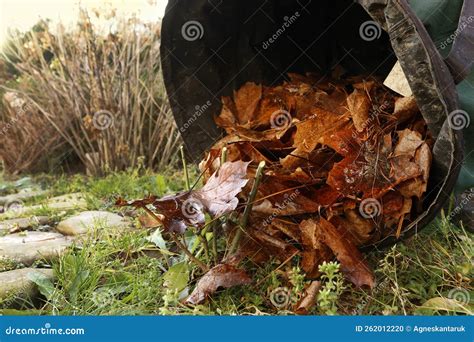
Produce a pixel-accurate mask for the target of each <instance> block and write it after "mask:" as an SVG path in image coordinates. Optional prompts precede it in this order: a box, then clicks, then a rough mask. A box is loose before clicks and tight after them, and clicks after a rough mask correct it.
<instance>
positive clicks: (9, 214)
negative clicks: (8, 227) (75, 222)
mask: <svg viewBox="0 0 474 342" xmlns="http://www.w3.org/2000/svg"><path fill="white" fill-rule="evenodd" d="M10 203H12V204H14V205H15V204H17V206H16V207H12V208H10V210H6V211H5V213H3V214H0V221H2V220H7V219H12V218H18V217H24V216H27V215H31V214H33V213H34V212H35V211H37V210H41V209H43V208H47V209H50V210H53V211H64V210H73V209H79V210H81V209H86V208H87V202H86V200H85V196H84V195H83V194H81V193H74V194H68V195H63V196H58V197H53V198H50V199H48V200H47V201H44V202H43V203H42V204H38V205H32V206H21V202H10ZM7 209H8V208H7Z"/></svg>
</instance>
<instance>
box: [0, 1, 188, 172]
mask: <svg viewBox="0 0 474 342" xmlns="http://www.w3.org/2000/svg"><path fill="white" fill-rule="evenodd" d="M101 16H106V19H107V20H108V21H109V22H112V23H113V24H112V25H111V26H110V27H111V29H110V30H109V32H107V33H104V32H103V30H100V29H99V28H97V27H96V26H94V25H93V20H92V19H97V18H99V17H101ZM91 18H92V19H91ZM50 26H51V25H50V22H49V21H48V20H41V21H39V22H38V23H37V24H36V25H34V26H33V27H32V28H31V30H29V31H27V32H20V31H12V32H10V35H9V37H8V39H7V41H6V42H5V43H4V44H3V47H2V53H1V55H0V138H1V141H2V143H1V144H0V159H1V161H2V164H3V169H4V171H6V172H7V173H8V174H13V175H16V174H21V173H33V172H35V173H36V172H49V173H63V172H67V173H69V172H87V173H88V174H91V175H103V174H105V173H109V172H113V171H123V170H128V169H135V168H137V167H140V168H141V167H146V168H148V169H151V170H155V171H161V170H163V169H164V168H167V167H169V166H174V165H175V163H176V161H177V159H178V154H177V151H178V146H179V145H180V144H181V141H180V137H179V133H178V130H177V127H176V126H175V123H174V121H173V118H172V114H171V111H170V108H169V105H168V102H167V98H166V93H165V89H164V85H163V80H162V73H161V63H160V22H155V23H148V22H147V23H145V22H143V21H141V20H140V19H138V18H137V17H135V16H134V17H131V18H125V17H123V16H119V15H117V14H116V12H115V11H113V10H111V11H109V13H103V12H99V11H94V12H93V13H90V12H88V11H86V10H81V11H80V17H79V20H78V22H77V25H75V26H74V27H73V28H71V29H66V28H65V27H64V26H61V25H58V27H55V28H54V29H52V28H51V27H50Z"/></svg>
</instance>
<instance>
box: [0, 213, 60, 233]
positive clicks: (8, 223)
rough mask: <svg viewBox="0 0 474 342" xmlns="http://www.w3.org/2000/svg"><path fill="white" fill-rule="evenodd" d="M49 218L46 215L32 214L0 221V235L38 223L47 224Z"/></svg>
mask: <svg viewBox="0 0 474 342" xmlns="http://www.w3.org/2000/svg"><path fill="white" fill-rule="evenodd" d="M50 221H51V220H50V219H49V218H48V217H47V216H33V217H28V218H18V219H11V220H5V221H1V222H0V235H5V234H7V233H12V232H16V231H23V230H26V229H28V228H32V227H35V226H38V225H45V224H48V223H49V222H50Z"/></svg>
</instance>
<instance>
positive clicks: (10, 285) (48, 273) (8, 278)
mask: <svg viewBox="0 0 474 342" xmlns="http://www.w3.org/2000/svg"><path fill="white" fill-rule="evenodd" d="M38 277H44V278H46V279H48V280H53V278H54V274H53V270H50V269H34V268H23V269H19V270H13V271H8V272H2V273H0V300H1V301H2V303H1V304H2V306H3V307H9V306H11V305H10V304H13V302H14V301H15V300H18V299H20V298H24V299H28V298H34V297H35V296H37V295H38V287H37V286H36V284H35V283H34V282H33V281H32V280H31V279H33V278H38ZM9 301H10V303H8V302H9Z"/></svg>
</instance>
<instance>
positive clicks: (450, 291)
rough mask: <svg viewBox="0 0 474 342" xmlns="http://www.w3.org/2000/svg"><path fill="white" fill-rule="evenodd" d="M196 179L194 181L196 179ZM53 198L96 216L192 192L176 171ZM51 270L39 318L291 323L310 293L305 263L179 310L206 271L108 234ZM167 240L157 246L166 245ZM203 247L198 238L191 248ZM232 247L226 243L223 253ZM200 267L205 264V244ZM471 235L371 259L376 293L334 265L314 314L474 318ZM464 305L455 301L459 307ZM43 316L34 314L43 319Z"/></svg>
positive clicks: (132, 235)
mask: <svg viewBox="0 0 474 342" xmlns="http://www.w3.org/2000/svg"><path fill="white" fill-rule="evenodd" d="M193 177H194V179H195V178H196V172H194V173H193ZM36 180H37V181H39V182H40V183H41V184H43V186H45V187H48V188H49V189H50V190H51V191H52V193H53V194H56V195H60V194H65V193H72V192H83V193H85V194H86V195H87V196H88V209H109V210H110V209H113V210H114V211H117V210H118V209H117V208H115V207H113V205H112V203H113V201H114V199H115V197H116V196H117V195H121V196H123V197H125V198H127V199H132V198H141V197H143V196H146V195H147V194H157V195H160V196H161V195H164V194H166V193H171V192H176V191H179V190H182V189H183V188H184V179H183V175H182V174H181V173H180V172H171V171H170V172H169V173H165V174H164V175H159V176H157V175H154V174H151V173H146V172H145V173H141V174H140V173H138V172H132V173H118V174H112V175H110V176H107V177H105V178H88V177H85V176H74V177H62V178H60V179H53V178H49V177H39V178H37V179H36ZM99 228H100V227H98V229H97V231H96V232H95V234H94V235H93V236H91V237H90V239H89V240H87V241H85V242H83V243H81V244H78V245H77V246H75V247H74V248H73V249H71V250H70V251H69V252H68V253H66V254H65V255H63V256H62V257H61V258H60V259H58V260H57V261H55V262H54V263H53V264H52V265H51V266H52V267H53V268H54V270H55V273H56V276H57V279H56V282H55V283H54V284H53V283H48V282H46V283H45V282H38V283H39V284H40V288H41V291H42V293H43V295H44V296H45V298H46V299H45V302H44V303H43V304H42V305H41V307H40V311H39V312H40V313H41V314H45V315H46V314H56V315H60V314H61V315H122V314H124V315H125V314H127V315H128V314H131V315H151V314H171V315H178V314H180V315H183V314H184V315H209V314H210V315H233V314H241V315H265V314H280V315H285V314H291V311H290V310H289V309H291V306H292V304H294V303H296V302H297V301H298V300H299V299H300V298H301V294H302V292H303V291H302V290H303V288H304V286H305V285H306V280H304V276H303V275H302V273H301V271H300V269H299V267H298V260H297V259H295V260H293V261H292V263H288V264H286V265H281V264H280V263H278V262H276V261H274V262H270V263H268V264H266V265H264V266H256V265H253V264H250V263H247V265H246V268H247V269H248V270H249V274H251V275H252V278H253V279H254V282H253V284H251V285H248V286H243V287H236V288H232V289H227V290H222V291H219V292H218V293H217V294H215V295H214V296H212V298H211V299H210V300H209V301H207V302H206V303H204V304H203V305H198V306H196V307H190V306H185V305H183V304H181V302H180V299H182V298H183V297H184V296H185V295H186V293H189V292H190V291H192V289H193V288H194V285H195V284H196V281H197V280H198V279H199V278H200V276H201V275H202V271H201V270H200V269H199V268H198V267H196V265H194V264H193V263H192V262H190V261H189V260H188V259H187V257H185V256H184V255H183V254H180V253H177V251H176V249H174V247H173V245H172V244H171V243H169V242H168V243H166V245H163V243H162V242H161V244H160V243H158V245H159V246H160V247H157V245H156V244H155V243H153V242H151V241H150V239H149V236H150V234H151V232H147V231H144V230H133V231H129V232H128V233H126V234H125V235H110V234H108V233H106V232H104V231H103V230H101V229H99ZM159 237H160V236H159V235H158V236H155V239H154V240H153V241H155V242H157V241H158V242H159V241H162V240H160V239H159ZM186 241H187V243H188V244H189V246H190V248H191V246H193V245H196V239H195V236H193V234H192V233H189V234H188V235H187V239H186ZM219 246H220V248H221V249H222V248H224V247H223V244H222V245H219ZM200 249H201V251H200V252H198V255H199V257H200V259H201V260H202V261H204V262H207V260H206V257H205V253H203V252H202V248H201V247H200V246H199V245H198V246H197V248H196V251H199V250H200ZM473 255H474V254H473V240H472V235H470V234H469V233H467V232H465V231H464V230H463V229H462V228H458V227H456V226H454V225H452V224H451V223H449V222H448V221H447V220H446V219H444V218H442V217H440V218H439V219H438V220H436V221H435V222H433V223H432V224H431V225H430V226H429V227H426V228H425V229H423V230H422V231H421V232H420V233H419V234H418V235H416V236H415V237H413V238H411V239H409V240H408V241H406V242H405V243H400V244H398V245H396V246H393V247H392V248H389V249H386V250H384V251H375V252H372V253H370V254H369V255H368V259H369V263H370V264H371V265H372V266H373V268H374V269H375V274H376V279H377V286H376V287H375V289H374V290H372V291H370V292H368V291H362V290H358V289H354V288H353V287H352V286H351V285H350V284H349V283H347V282H345V281H344V282H342V281H341V279H342V278H341V274H340V273H339V271H338V267H337V266H338V265H337V264H331V265H328V266H326V268H325V269H324V272H325V274H326V277H325V279H323V290H324V291H321V294H320V295H319V297H318V299H317V302H318V305H316V306H315V307H314V308H313V311H312V312H311V313H312V314H342V315H354V314H358V315H382V314H383V315H396V314H401V315H405V314H408V315H413V314H448V315H452V314H473V311H474V306H473V304H474V303H473V301H472V300H465V299H466V298H468V299H470V298H472V299H474V288H473V286H472V284H471V283H470V280H471V279H472V276H473V265H472V257H473ZM281 288H284V289H285V290H284V291H286V292H285V293H286V294H288V296H289V301H288V305H286V306H282V307H279V308H276V307H275V305H274V303H272V293H275V291H278V290H279V289H281ZM456 298H457V299H458V300H459V301H456V300H455V299H456ZM35 312H36V311H35Z"/></svg>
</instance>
